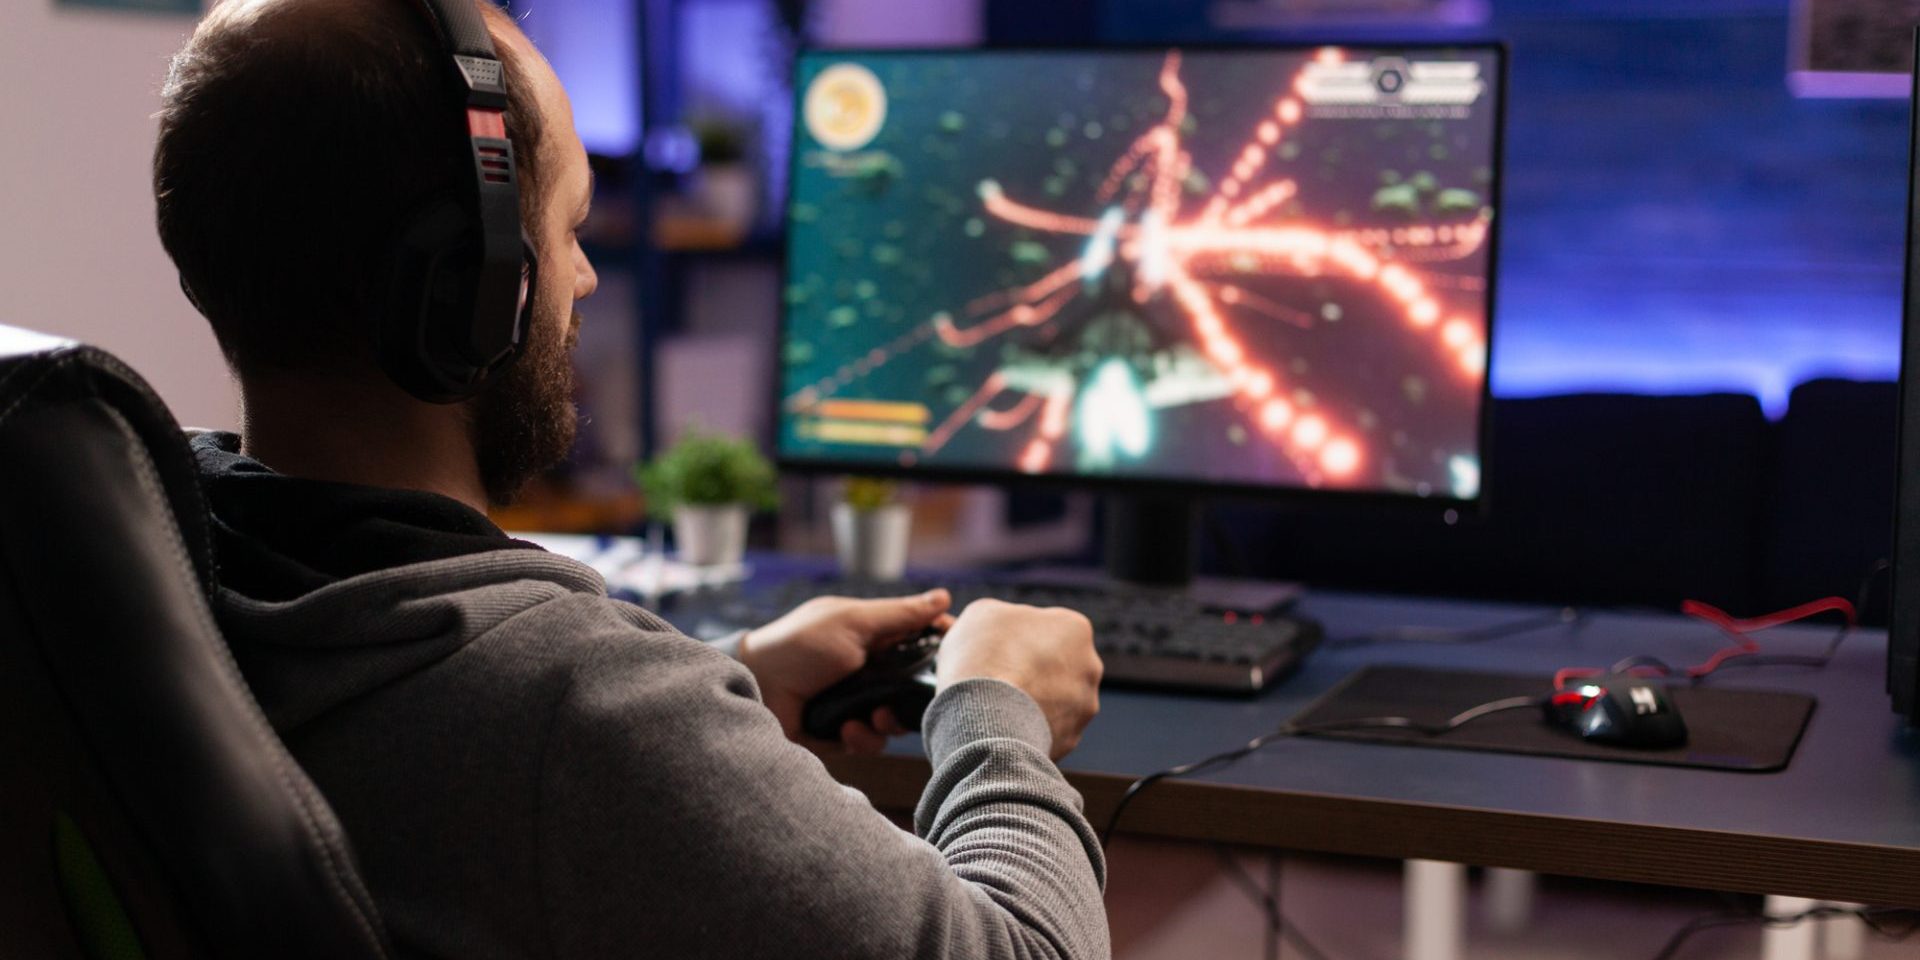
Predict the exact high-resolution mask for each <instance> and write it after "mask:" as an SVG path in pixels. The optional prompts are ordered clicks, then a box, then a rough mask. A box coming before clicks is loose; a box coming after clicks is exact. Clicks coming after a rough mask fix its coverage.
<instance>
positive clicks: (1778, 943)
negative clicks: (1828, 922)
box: [1760, 896, 1820, 960]
mask: <svg viewBox="0 0 1920 960" xmlns="http://www.w3.org/2000/svg"><path fill="white" fill-rule="evenodd" d="M1819 905H1820V902H1819V901H1817V900H1802V899H1801V898H1799V897H1774V896H1770V897H1768V898H1767V902H1766V905H1765V906H1764V907H1762V908H1761V909H1763V910H1765V911H1766V913H1767V915H1768V916H1770V917H1785V916H1791V915H1793V914H1796V913H1803V912H1805V911H1807V910H1811V909H1813V908H1814V907H1817V906H1819ZM1816 927H1817V924H1814V923H1809V922H1805V921H1802V922H1800V923H1796V924H1794V925H1793V926H1790V927H1767V928H1765V929H1764V930H1763V931H1762V932H1761V934H1760V960H1814V956H1815V953H1814V944H1815V941H1814V937H1815V935H1816V934H1818V933H1819V930H1818V929H1816Z"/></svg>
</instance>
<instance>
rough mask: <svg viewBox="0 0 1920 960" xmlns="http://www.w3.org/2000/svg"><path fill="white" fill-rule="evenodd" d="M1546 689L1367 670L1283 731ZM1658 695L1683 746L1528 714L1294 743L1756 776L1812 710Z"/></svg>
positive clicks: (1753, 700)
mask: <svg viewBox="0 0 1920 960" xmlns="http://www.w3.org/2000/svg"><path fill="white" fill-rule="evenodd" d="M1551 686H1552V681H1551V680H1550V679H1549V678H1546V677H1539V676H1528V675H1522V674H1511V673H1479V672H1473V671H1460V670H1434V669H1429V668H1426V667H1407V666H1371V667H1366V668H1363V669H1361V670H1359V671H1357V672H1356V673H1354V674H1353V675H1352V676H1350V677H1348V678H1347V679H1346V680H1344V681H1342V682H1341V683H1340V685H1339V686H1337V687H1334V688H1333V689H1332V690H1329V691H1327V693H1326V695H1325V696H1323V697H1321V698H1320V699H1319V700H1318V701H1316V702H1315V703H1314V704H1313V705H1312V706H1310V707H1308V708H1307V709H1306V710H1305V711H1303V712H1301V714H1300V715H1299V716H1297V717H1295V718H1294V719H1293V722H1294V723H1297V724H1300V725H1302V726H1307V725H1312V724H1319V723H1327V722H1329V721H1337V720H1352V719H1357V718H1360V717H1408V718H1410V719H1412V720H1415V721H1418V722H1420V723H1423V724H1434V725H1438V724H1443V723H1446V722H1447V720H1448V719H1449V718H1451V717H1453V716H1455V715H1456V714H1459V713H1461V712H1462V711H1465V710H1468V709H1471V708H1473V707H1476V706H1478V705H1480V704H1483V703H1490V702H1492V701H1495V700H1501V699H1505V698H1507V697H1523V696H1540V695H1541V694H1542V692H1543V691H1545V690H1547V689H1549V688H1550V687H1551ZM1667 695H1668V696H1669V697H1671V698H1672V700H1673V705H1674V709H1676V710H1678V711H1679V712H1680V718H1681V719H1682V720H1685V721H1686V724H1687V743H1686V745H1685V746H1681V747H1672V748H1667V749H1659V750H1647V749H1635V748H1632V747H1618V746H1610V745H1608V744H1603V743H1594V742H1592V741H1590V740H1584V739H1581V737H1580V735H1579V734H1576V733H1574V732H1573V731H1571V730H1567V729H1565V728H1563V727H1560V726H1559V725H1557V724H1553V723H1549V722H1548V721H1547V719H1546V716H1545V715H1544V714H1543V713H1542V712H1541V711H1540V710H1539V709H1538V708H1523V709H1518V710H1509V711H1506V712H1504V713H1495V714H1491V715H1488V716H1485V717H1481V718H1480V719H1478V720H1474V721H1471V722H1469V723H1466V724H1464V725H1462V726H1460V727H1458V728H1456V729H1454V730H1453V731H1451V732H1448V733H1442V734H1438V735H1432V736H1429V735H1427V734H1423V733H1420V732H1418V731H1414V730H1395V729H1392V728H1363V729H1356V730H1335V731H1323V732H1319V733H1313V734H1304V735H1305V736H1315V737H1329V738H1333V739H1339V740H1364V741H1371V742H1375V743H1398V744H1405V745H1408V746H1416V747H1440V748H1443V749H1448V750H1491V751H1494V752H1496V753H1528V754H1534V755H1536V756H1545V757H1570V758H1573V759H1577V760H1612V761H1616V762H1621V763H1652V764H1659V765H1662V766H1669V767H1694V768H1697V769H1702V770H1740V771H1746V772H1749V773H1766V772H1769V771H1773V770H1780V769H1782V768H1784V767H1786V765H1787V761H1788V760H1790V759H1792V758H1793V748H1794V747H1795V746H1796V745H1798V744H1799V742H1800V734H1801V733H1802V732H1803V731H1805V730H1806V728H1807V719H1808V718H1809V717H1811V716H1812V715H1813V706H1814V699H1813V698H1812V697H1809V696H1806V695H1805V694H1799V693H1783V692H1778V691H1771V690H1736V689H1731V688H1716V687H1705V686H1700V687H1695V686H1687V685H1684V684H1681V685H1676V686H1669V687H1667Z"/></svg>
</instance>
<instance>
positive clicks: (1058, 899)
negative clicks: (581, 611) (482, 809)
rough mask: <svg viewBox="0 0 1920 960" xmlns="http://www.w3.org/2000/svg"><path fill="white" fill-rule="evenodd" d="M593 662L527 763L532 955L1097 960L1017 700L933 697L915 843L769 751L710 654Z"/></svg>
mask: <svg viewBox="0 0 1920 960" xmlns="http://www.w3.org/2000/svg"><path fill="white" fill-rule="evenodd" d="M596 646H598V647H599V648H600V649H602V650H603V651H605V654H604V655H603V656H602V657H600V658H599V660H598V661H597V662H594V663H591V664H586V665H582V667H581V668H580V670H579V672H578V674H577V676H576V679H575V682H574V686H573V688H572V689H571V690H570V691H569V693H568V695H567V696H566V697H565V698H564V700H563V701H562V702H561V703H560V704H559V705H558V706H557V707H556V714H555V717H554V720H553V722H552V725H551V727H550V730H549V733H548V735H547V738H546V747H545V750H544V756H543V758H542V764H541V766H542V775H541V776H542V788H541V796H540V809H539V811H538V813H537V817H536V819H537V821H538V830H539V832H540V835H539V837H538V843H539V849H540V864H541V866H540V870H541V884H540V886H541V890H542V899H543V901H544V902H543V903H542V904H541V907H542V911H543V913H544V914H545V915H546V917H547V918H548V924H547V927H548V930H549V939H550V944H551V947H552V950H553V953H554V955H556V956H565V957H595V956H616V955H617V956H627V955H631V954H635V953H653V954H658V955H665V956H679V955H692V954H697V955H703V956H779V957H792V958H806V957H889V958H891V957H947V956H955V957H962V956H964V957H1104V956H1106V955H1107V953H1108V950H1109V948H1108V941H1107V926H1106V917H1105V912H1104V908H1103V905H1102V903H1101V897H1100V888H1101V884H1102V879H1103V870H1104V864H1103V861H1102V859H1101V854H1100V849H1099V844H1098V841H1097V839H1096V838H1095V835H1094V833H1093V831H1092V828H1091V827H1090V826H1089V825H1088V824H1087V822H1086V819H1085V817H1084V816H1082V815H1081V812H1080V798H1079V795H1078V794H1076V793H1075V792H1074V791H1073V789H1072V788H1071V787H1069V786H1068V785H1067V783H1066V781H1065V780H1064V779H1063V778H1062V777H1061V776H1060V773H1059V771H1058V770H1057V769H1056V768H1055V767H1054V766H1053V764H1052V762H1051V761H1049V760H1048V758H1047V757H1048V751H1049V749H1050V746H1051V744H1050V735H1049V732H1048V731H1049V724H1048V720H1047V718H1046V717H1045V716H1044V715H1043V714H1042V712H1041V710H1040V709H1039V708H1038V707H1037V706H1036V705H1035V703H1034V701H1033V700H1032V699H1031V698H1029V697H1028V696H1027V695H1026V694H1025V693H1022V692H1021V691H1020V690H1018V689H1016V688H1015V687H1013V686H1011V685H1009V684H1007V683H1003V682H1000V681H998V680H989V679H974V680H966V681H961V682H957V683H953V684H950V685H949V687H948V688H947V689H945V690H943V691H942V692H941V694H940V695H939V696H938V697H937V698H936V699H935V701H934V704H933V706H932V707H931V708H930V709H929V711H928V715H927V719H926V738H927V745H928V751H929V755H930V759H931V761H932V764H933V776H932V779H931V781H930V783H929V786H928V789H927V793H926V795H925V796H924V797H923V799H922V803H921V806H920V810H919V813H918V815H917V817H916V824H917V826H918V828H919V829H920V831H921V832H922V833H924V834H925V836H926V839H925V840H922V839H919V838H917V837H914V836H912V835H910V834H907V833H905V832H904V831H901V830H899V829H897V828H895V827H894V826H893V825H892V824H891V823H889V822H888V821H887V820H886V819H885V818H884V817H881V816H880V815H879V814H878V813H876V812H875V811H874V810H873V808H872V807H871V806H870V805H869V804H867V803H866V802H865V801H864V799H862V798H860V797H859V796H858V795H857V794H854V793H852V792H850V791H848V790H846V789H844V788H842V787H841V786H840V785H839V784H837V783H835V782H834V781H833V779H832V778H831V777H830V776H828V774H827V772H826V770H825V768H824V767H822V766H821V764H820V762H819V761H818V760H817V759H816V758H815V757H814V756H813V755H812V754H811V753H808V752H807V751H806V750H804V749H802V748H800V747H798V746H795V745H794V744H792V743H790V742H788V741H787V739H786V737H785V736H784V735H783V734H782V732H781V728H780V725H779V723H778V722H777V721H776V720H775V719H774V717H773V715H772V714H770V713H769V712H768V711H767V709H766V708H765V707H764V706H762V705H761V704H760V702H759V701H758V699H757V691H756V688H755V686H754V683H753V680H752V678H751V676H750V674H748V672H747V671H746V670H745V669H744V668H742V667H741V666H740V665H738V664H737V663H734V662H732V661H730V660H728V659H726V658H725V657H723V656H722V655H720V654H719V653H718V652H717V651H714V650H712V649H711V648H708V647H705V646H703V645H701V644H699V643H697V642H695V641H692V640H688V639H686V638H684V637H679V636H675V635H669V634H658V633H644V632H640V631H634V630H628V631H626V635H624V636H618V637H614V636H609V637H605V638H601V640H600V642H598V643H597V644H596Z"/></svg>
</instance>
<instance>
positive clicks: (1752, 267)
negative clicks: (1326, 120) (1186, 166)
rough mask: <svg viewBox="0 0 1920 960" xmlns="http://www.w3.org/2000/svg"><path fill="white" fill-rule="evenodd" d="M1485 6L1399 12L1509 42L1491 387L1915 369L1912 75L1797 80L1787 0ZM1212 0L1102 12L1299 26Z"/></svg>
mask: <svg viewBox="0 0 1920 960" xmlns="http://www.w3.org/2000/svg"><path fill="white" fill-rule="evenodd" d="M1484 8H1485V14H1486V15H1485V16H1484V17H1483V18H1481V22H1477V23H1466V24H1462V23H1458V22H1450V21H1441V20H1435V21H1433V22H1429V23H1427V24H1425V25H1419V24H1415V25H1413V26H1405V25H1402V26H1400V27H1397V28H1395V29H1394V30H1393V31H1392V33H1393V35H1395V36H1416V37H1420V38H1424V39H1447V38H1486V37H1492V38H1497V39H1500V40H1503V41H1505V42H1506V43H1507V44H1508V45H1509V48H1510V49H1511V52H1512V62H1511V71H1510V74H1511V83H1510V85H1509V100H1508V104H1509V108H1508V115H1507V143H1506V169H1505V183H1504V184H1503V189H1502V194H1503V199H1504V204H1503V208H1502V211H1501V213H1502V217H1503V225H1502V228H1501V246H1500V266H1499V283H1498V288H1499V289H1498V296H1497V307H1496V317H1495V329H1494V363H1493V389H1494V392H1495V393H1496V394H1500V395H1504V396H1537V395H1544V394H1556V393H1571V392H1578V391H1586V390H1619V391H1626V392H1633V393H1694V392H1704V391H1713V390H1731V391H1737V392H1743V393H1752V394H1754V395H1756V396H1758V397H1759V398H1760V400H1761V402H1762V404H1763V405H1765V406H1766V408H1767V409H1768V411H1769V412H1770V413H1774V414H1778V413H1780V412H1781V411H1782V410H1783V409H1784V407H1785V403H1786V399H1787V394H1788V391H1789V390H1791V389H1792V387H1793V385H1794V384H1796V383H1799V382H1801V381H1804V380H1807V379H1811V378H1814V377H1818V376H1845V377H1853V378H1857V379H1892V378H1893V377H1894V376H1895V375H1896V374H1897V373H1898V346H1899V332H1900V310H1901V303H1900V292H1901V270H1902V265H1903V250H1904V249H1905V243H1906V229H1905V220H1906V198H1907V183H1906V177H1907V152H1908V130H1909V126H1908V109H1909V107H1908V104H1907V101H1906V100H1905V99H1904V98H1901V99H1892V100H1842V99H1829V100H1800V99H1795V98H1794V97H1793V96H1792V95H1791V93H1790V91H1789V89H1788V84H1787V71H1788V62H1789V48H1790V43H1789V26H1788V8H1789V4H1788V0H1687V2H1685V3H1674V2H1672V0H1491V2H1490V3H1487V4H1485V5H1484ZM1211 9H1213V8H1212V7H1211V6H1210V5H1208V4H1200V3H1194V4H1165V3H1159V2H1157V0H1106V2H1105V3H1104V4H1103V6H1102V11H1103V13H1104V14H1105V17H1106V19H1105V20H1104V21H1103V24H1102V32H1103V34H1104V35H1105V36H1106V38H1107V39H1110V40H1127V41H1169V40H1180V41H1192V40H1206V39H1221V38H1231V39H1239V40H1251V39H1260V38H1262V37H1266V38H1272V39H1288V36H1287V35H1286V34H1285V32H1284V31H1282V30H1277V29H1272V28H1269V29H1267V30H1264V31H1261V30H1236V29H1231V28H1229V27H1226V26H1223V25H1222V24H1219V23H1214V22H1209V20H1208V13H1209V11H1210V10H1211ZM1342 32H1343V33H1344V34H1347V35H1351V34H1352V29H1351V28H1347V29H1343V31H1342ZM1308 39H1313V40H1316V41H1317V40H1322V39H1331V36H1330V35H1329V36H1315V37H1311V38H1308Z"/></svg>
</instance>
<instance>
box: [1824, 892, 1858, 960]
mask: <svg viewBox="0 0 1920 960" xmlns="http://www.w3.org/2000/svg"><path fill="white" fill-rule="evenodd" d="M1826 902H1827V905H1828V906H1833V907H1843V908H1857V907H1859V906H1860V904H1857V903H1841V902H1839V901H1836V900H1828V901H1826ZM1819 926H1820V950H1821V953H1822V956H1823V957H1824V958H1825V960H1860V955H1861V954H1862V953H1865V952H1866V949H1867V926H1866V924H1864V923H1861V922H1860V921H1858V920H1856V919H1854V918H1852V917H1835V918H1834V919H1832V920H1827V921H1823V922H1822V923H1820V924H1819Z"/></svg>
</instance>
